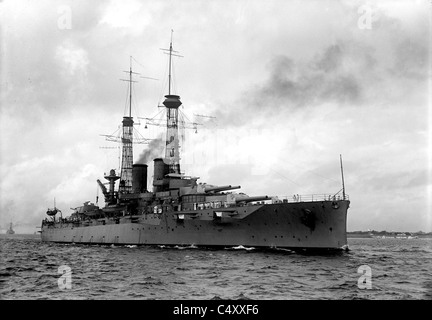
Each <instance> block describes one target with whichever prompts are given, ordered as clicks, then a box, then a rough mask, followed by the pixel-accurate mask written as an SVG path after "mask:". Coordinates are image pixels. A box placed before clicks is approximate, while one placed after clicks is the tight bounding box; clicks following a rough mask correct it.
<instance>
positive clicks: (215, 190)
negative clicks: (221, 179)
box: [204, 185, 241, 192]
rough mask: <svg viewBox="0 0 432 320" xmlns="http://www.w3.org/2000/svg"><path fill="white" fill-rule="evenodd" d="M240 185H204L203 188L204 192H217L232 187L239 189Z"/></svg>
mask: <svg viewBox="0 0 432 320" xmlns="http://www.w3.org/2000/svg"><path fill="white" fill-rule="evenodd" d="M240 188H241V187H240V186H232V185H228V186H216V187H206V188H205V189H204V191H205V192H219V191H225V190H233V189H240Z"/></svg>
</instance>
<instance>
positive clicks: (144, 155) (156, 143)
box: [136, 135, 164, 164]
mask: <svg viewBox="0 0 432 320" xmlns="http://www.w3.org/2000/svg"><path fill="white" fill-rule="evenodd" d="M163 151H164V140H163V139H162V135H160V136H159V137H157V138H156V139H154V140H152V141H151V142H150V143H149V144H148V146H147V148H146V149H144V150H143V152H141V154H140V155H139V158H138V161H137V162H136V163H137V164H148V163H149V162H150V161H152V160H153V159H155V158H161V157H163V154H162V153H163Z"/></svg>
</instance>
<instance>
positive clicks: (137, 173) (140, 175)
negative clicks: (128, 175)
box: [132, 164, 147, 193]
mask: <svg viewBox="0 0 432 320" xmlns="http://www.w3.org/2000/svg"><path fill="white" fill-rule="evenodd" d="M145 191H147V165H146V164H134V165H133V166H132V192H133V193H143V192H145Z"/></svg>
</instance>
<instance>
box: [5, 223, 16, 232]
mask: <svg viewBox="0 0 432 320" xmlns="http://www.w3.org/2000/svg"><path fill="white" fill-rule="evenodd" d="M6 234H15V231H14V230H13V229H12V222H11V223H10V224H9V229H8V230H7V231H6Z"/></svg>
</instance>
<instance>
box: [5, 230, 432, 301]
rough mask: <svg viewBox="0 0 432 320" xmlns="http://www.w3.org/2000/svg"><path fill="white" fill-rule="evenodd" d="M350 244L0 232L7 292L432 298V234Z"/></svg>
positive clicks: (100, 296) (19, 295)
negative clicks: (146, 242) (107, 242)
mask: <svg viewBox="0 0 432 320" xmlns="http://www.w3.org/2000/svg"><path fill="white" fill-rule="evenodd" d="M348 243H349V248H350V250H349V251H348V252H342V253H338V254H327V255H322V254H320V255H317V254H313V255H312V254H304V253H294V252H292V251H288V250H282V249H281V250H270V251H260V250H255V249H251V248H244V247H241V246H240V247H233V248H226V249H220V250H210V249H202V248H195V247H172V248H167V247H157V246H156V247H146V246H143V247H141V246H139V247H137V246H98V245H77V244H54V243H44V242H41V240H40V238H39V236H37V235H11V236H7V235H0V299H3V300H12V299H13V300H16V299H26V300H27V299H28V300H36V299H49V300H51V299H97V300H105V299H127V300H130V299H156V300H168V299H169V300H198V299H199V300H211V299H228V300H242V299H252V300H255V299H257V300H300V299H301V300H303V299H306V300H311V299H332V300H334V299H338V300H339V299H349V300H351V299H372V300H377V299H379V300H382V299H385V300H388V299H391V300H399V299H402V300H407V299H415V300H417V299H421V300H424V299H428V300H429V299H432V239H367V238H366V239H348Z"/></svg>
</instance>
